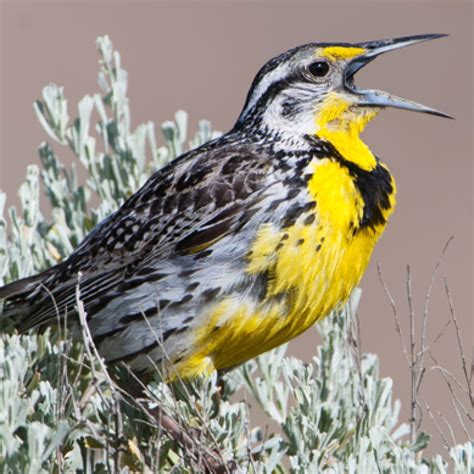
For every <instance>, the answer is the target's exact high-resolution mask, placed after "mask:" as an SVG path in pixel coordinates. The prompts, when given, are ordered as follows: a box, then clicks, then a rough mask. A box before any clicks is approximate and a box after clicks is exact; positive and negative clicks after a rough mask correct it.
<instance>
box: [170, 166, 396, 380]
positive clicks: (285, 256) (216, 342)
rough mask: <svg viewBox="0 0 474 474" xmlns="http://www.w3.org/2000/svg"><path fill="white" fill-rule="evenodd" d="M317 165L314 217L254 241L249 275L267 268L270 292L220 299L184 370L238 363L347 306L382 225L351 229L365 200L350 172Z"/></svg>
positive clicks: (268, 230) (268, 229) (266, 231)
mask: <svg viewBox="0 0 474 474" xmlns="http://www.w3.org/2000/svg"><path fill="white" fill-rule="evenodd" d="M313 166H314V169H313V176H312V179H311V180H310V182H309V185H308V186H309V187H308V189H309V192H310V195H311V198H312V199H313V200H314V201H315V202H316V206H315V208H314V219H313V218H308V216H301V218H300V219H298V220H297V222H296V223H295V224H294V225H293V226H291V227H289V228H287V229H284V230H282V229H277V228H276V227H274V226H273V225H271V224H265V225H262V226H261V228H260V230H259V232H258V235H257V238H256V240H255V242H254V243H253V245H252V248H251V258H249V261H248V265H247V273H248V274H249V275H258V274H262V273H263V272H269V275H270V279H269V284H268V288H267V294H266V296H265V298H264V299H263V300H262V301H258V302H256V301H255V300H252V299H247V298H245V297H238V298H237V297H235V296H232V297H227V298H225V299H224V300H223V301H221V302H220V303H219V304H218V305H217V306H216V307H215V308H214V310H213V312H212V314H211V315H210V317H209V318H208V322H207V324H205V325H204V326H203V327H202V328H201V329H200V330H199V331H198V334H197V336H196V342H195V347H196V351H195V352H194V354H193V355H192V356H191V357H190V358H188V359H186V360H185V361H183V363H182V365H181V366H180V367H179V372H180V374H181V375H182V376H191V375H194V374H196V373H200V372H203V371H204V372H208V371H212V370H214V369H220V368H230V367H233V366H235V365H238V364H240V363H242V362H244V361H246V360H248V359H250V358H252V357H255V356H256V355H258V354H260V353H262V352H265V351H267V350H270V349H272V348H274V347H276V346H278V345H280V344H282V343H284V342H286V341H288V340H290V339H292V338H294V337H295V336H297V335H298V334H300V333H302V332H303V331H304V330H306V329H307V328H308V327H309V326H310V325H312V324H314V323H315V322H316V321H318V320H320V319H322V318H324V317H325V316H327V315H328V314H329V313H330V312H331V311H332V310H334V309H336V308H338V307H341V306H342V305H344V303H345V302H346V301H347V299H348V297H349V296H350V294H351V292H352V290H353V289H354V287H355V286H356V285H357V284H358V282H359V281H360V279H361V277H362V275H363V273H364V271H365V269H366V267H367V264H368V261H369V258H370V255H371V253H372V250H373V248H374V245H375V243H376V241H377V239H378V238H379V236H380V234H381V233H382V231H383V228H384V225H378V226H375V227H373V228H372V227H367V228H364V229H361V230H359V231H358V232H356V233H354V229H355V228H356V227H357V226H358V224H359V222H360V220H361V218H362V214H363V208H364V202H363V199H362V197H361V194H360V193H359V191H358V190H357V189H356V186H355V184H354V179H353V177H352V176H351V175H350V173H349V172H348V170H347V169H346V168H344V166H341V165H340V164H339V163H337V162H334V161H330V160H327V159H325V160H320V161H318V162H315V163H314V164H313ZM390 213H391V209H390V210H389V211H387V217H388V215H389V214H390Z"/></svg>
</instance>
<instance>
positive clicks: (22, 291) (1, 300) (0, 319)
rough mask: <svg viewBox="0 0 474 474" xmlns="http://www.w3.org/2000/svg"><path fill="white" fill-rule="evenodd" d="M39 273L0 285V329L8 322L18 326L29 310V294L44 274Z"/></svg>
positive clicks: (39, 282) (39, 283)
mask: <svg viewBox="0 0 474 474" xmlns="http://www.w3.org/2000/svg"><path fill="white" fill-rule="evenodd" d="M47 273H49V272H43V273H39V274H38V275H33V276H30V277H26V278H22V279H21V280H17V281H14V282H12V283H9V284H7V285H5V286H2V287H0V331H1V330H2V328H3V327H5V326H6V325H7V322H6V320H7V319H9V320H10V321H9V322H8V324H9V325H10V324H11V325H13V327H15V328H18V327H20V326H22V325H23V324H24V322H25V318H26V317H27V316H28V314H29V313H30V311H31V306H32V305H31V299H30V296H31V294H32V293H33V292H34V291H35V290H37V289H38V287H39V286H40V285H41V282H42V281H43V280H44V278H45V276H46V274H47Z"/></svg>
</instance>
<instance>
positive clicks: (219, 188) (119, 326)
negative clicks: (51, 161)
mask: <svg viewBox="0 0 474 474" xmlns="http://www.w3.org/2000/svg"><path fill="white" fill-rule="evenodd" d="M443 36H446V35H443V34H425V35H416V36H406V37H401V38H394V39H386V40H378V41H370V42H362V43H309V44H305V45H302V46H298V47H295V48H293V49H290V50H288V51H286V52H284V53H282V54H280V55H278V56H276V57H274V58H272V59H271V60H269V61H268V62H267V63H266V64H265V65H264V66H263V67H262V68H261V69H260V71H259V72H258V73H257V75H256V77H255V79H254V80H253V82H252V84H251V87H250V90H249V92H248V94H247V98H246V100H245V103H244V106H243V109H242V111H241V113H240V115H239V116H238V119H237V121H236V123H235V125H234V126H233V127H232V129H231V130H230V131H229V132H227V133H224V134H223V135H221V136H220V137H218V138H215V139H213V140H211V141H209V142H207V143H205V144H203V145H201V146H200V147H198V148H196V149H194V150H191V151H188V152H185V153H184V154H182V155H181V156H179V157H178V158H176V159H175V160H173V161H172V162H170V163H169V164H167V165H166V166H165V167H163V168H161V169H159V170H158V171H156V172H155V173H154V174H153V175H152V176H151V177H150V178H149V179H148V181H147V182H146V183H145V184H144V185H143V186H142V187H141V188H140V189H139V190H138V191H137V192H136V193H135V194H133V195H132V196H131V197H130V198H128V200H126V201H125V202H124V203H123V205H122V206H121V207H120V208H118V210H116V211H115V212H114V213H112V214H111V215H110V216H109V217H107V218H105V219H104V220H103V221H102V222H100V223H99V224H98V225H97V226H96V227H95V228H94V229H93V230H92V231H91V232H90V233H89V234H88V235H87V236H86V237H85V238H84V240H83V241H82V243H80V244H79V246H78V247H77V248H76V249H75V250H74V252H73V253H72V254H71V255H70V256H69V257H68V258H66V259H65V260H64V261H62V262H60V263H59V264H57V265H56V266H54V267H52V268H50V269H48V270H46V271H44V272H42V273H39V274H38V275H34V276H30V277H27V278H24V279H21V280H18V281H15V282H12V283H9V284H7V285H5V286H3V287H2V288H0V300H3V314H2V316H1V318H2V319H0V321H4V322H5V321H7V320H8V321H11V322H12V323H13V325H14V326H15V327H16V329H17V330H18V331H19V332H20V333H23V332H25V331H28V330H29V329H32V328H45V327H48V326H49V325H52V324H55V323H57V321H58V320H59V321H63V320H64V319H65V318H66V317H67V321H68V326H70V328H71V332H72V335H73V336H75V337H79V334H80V333H79V329H78V328H79V323H78V307H77V299H76V296H77V294H76V291H77V288H79V292H80V300H81V301H82V304H83V306H84V310H85V313H86V315H87V325H88V328H89V330H90V334H91V337H92V340H93V341H94V344H95V346H96V347H97V349H98V352H99V354H100V355H101V357H103V359H104V360H105V361H106V363H107V364H108V365H109V366H115V365H116V364H119V363H120V362H124V363H126V364H127V365H128V366H129V368H130V369H131V370H133V371H134V372H135V373H137V374H140V376H144V377H145V376H146V374H150V372H152V371H153V370H156V368H157V367H158V368H160V370H161V371H162V372H163V374H165V376H166V377H167V378H170V379H172V378H175V377H182V378H183V379H190V378H194V377H196V376H199V375H201V374H204V375H207V374H210V373H212V372H213V371H215V370H217V371H227V370H231V369H232V368H234V367H237V366H239V365H240V364H242V363H244V362H246V361H247V360H249V359H251V358H253V357H255V356H257V355H259V354H261V353H263V352H266V351H268V350H270V349H272V348H275V347H277V346H279V345H281V344H283V343H285V342H287V341H289V340H290V339H293V338H295V337H296V336H298V335H299V334H301V333H302V332H303V331H305V330H306V329H308V328H309V327H310V326H312V325H313V324H315V323H317V322H318V321H320V320H322V319H323V318H324V317H326V316H328V315H329V314H331V313H332V312H333V311H338V310H340V309H341V308H342V307H343V306H344V304H345V303H346V302H347V300H348V298H349V296H350V294H351V292H352V291H353V290H354V288H355V287H356V286H357V285H358V283H359V281H360V279H361V277H362V276H363V274H364V272H365V270H366V268H367V265H368V263H369V260H370V257H371V254H372V251H373V249H374V246H375V245H376V243H377V241H378V239H379V238H380V236H381V235H382V233H383V231H384V229H385V227H386V225H387V222H388V220H389V218H390V216H391V214H392V212H393V211H394V208H395V204H396V184H395V180H394V178H393V176H392V175H391V173H390V171H389V169H388V167H387V165H385V164H384V163H383V162H382V161H381V160H380V159H379V158H378V157H377V156H376V155H375V154H374V153H373V152H372V151H371V150H370V149H369V147H368V146H367V145H366V144H365V143H364V142H363V141H362V139H361V137H360V135H361V132H362V131H363V130H364V128H365V126H366V125H367V124H368V123H369V122H370V121H371V120H372V119H374V118H375V116H376V115H377V114H378V113H379V112H380V111H381V110H382V109H385V108H388V107H392V108H398V109H405V110H411V111H418V112H423V113H427V114H433V115H438V116H443V117H448V116H447V115H446V114H444V113H442V112H440V111H438V110H435V109H433V108H430V107H427V106H424V105H421V104H418V103H416V102H413V101H410V100H407V99H403V98H400V97H397V96H394V95H392V94H389V93H387V92H383V91H379V90H373V89H362V88H359V87H358V86H356V84H355V81H354V76H355V74H356V72H357V71H359V70H360V69H361V68H362V67H364V66H365V65H366V64H368V63H370V62H371V61H372V60H374V59H375V58H377V57H378V56H379V55H381V54H383V53H386V52H389V51H394V50H398V49H399V48H403V47H406V46H410V45H414V44H417V43H420V42H423V41H428V40H433V39H436V38H440V37H443Z"/></svg>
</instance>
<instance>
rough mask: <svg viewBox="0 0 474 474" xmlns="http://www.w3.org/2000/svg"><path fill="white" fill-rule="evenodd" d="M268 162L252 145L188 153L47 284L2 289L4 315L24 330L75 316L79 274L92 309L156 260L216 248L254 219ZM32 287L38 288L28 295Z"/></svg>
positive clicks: (32, 280)
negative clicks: (217, 244)
mask: <svg viewBox="0 0 474 474" xmlns="http://www.w3.org/2000/svg"><path fill="white" fill-rule="evenodd" d="M269 162H270V160H269V159H268V156H265V155H264V154H263V153H262V152H261V151H258V150H256V149H255V148H253V147H251V146H241V145H240V146H235V145H229V146H223V145H222V143H219V142H215V143H214V145H212V144H211V145H204V146H203V147H202V148H201V149H197V150H195V151H193V152H190V153H187V154H186V155H183V156H182V157H180V158H178V159H177V160H175V161H174V162H172V163H171V164H170V165H168V166H167V167H165V168H164V169H162V170H160V171H158V172H157V173H155V174H154V175H153V176H152V177H151V178H150V179H149V180H148V181H147V183H145V185H144V186H143V187H142V188H141V189H140V190H139V191H138V192H137V193H136V194H134V195H133V196H132V197H131V198H130V199H129V200H128V201H126V202H125V203H124V204H123V205H122V207H121V208H120V209H118V210H117V211H116V212H115V213H114V214H112V215H111V216H109V217H108V218H107V219H105V220H104V221H102V223H100V224H98V226H96V228H95V229H94V230H93V231H92V232H91V234H89V235H88V236H87V237H86V238H85V239H84V241H83V242H82V243H81V245H80V246H79V247H78V248H77V249H76V251H75V252H74V253H73V254H71V256H70V257H69V258H68V259H67V260H66V261H64V262H62V263H61V264H59V265H58V266H56V267H53V268H52V269H50V270H48V271H47V272H46V273H45V277H44V278H39V279H38V278H37V277H31V278H29V279H25V280H24V284H23V283H22V282H23V280H20V281H19V282H15V283H14V284H12V286H11V290H8V289H7V290H5V288H2V289H0V296H3V297H4V298H6V301H5V302H6V305H5V307H6V310H5V314H7V315H8V316H15V315H16V314H15V313H20V314H19V318H18V320H17V326H18V327H19V329H20V330H26V329H28V328H30V327H33V326H38V325H43V324H45V323H47V322H49V321H52V320H56V318H57V314H56V313H57V310H58V309H59V311H60V316H61V314H62V313H64V312H65V311H66V310H67V312H68V315H70V314H71V313H72V312H74V305H75V298H76V296H75V295H76V285H77V283H78V273H79V272H81V275H82V276H81V282H80V289H81V299H82V300H83V302H84V303H85V305H86V308H87V306H88V305H91V307H93V306H94V301H98V300H100V299H101V298H104V297H105V298H107V295H109V294H111V292H114V291H117V289H119V287H120V284H121V283H122V282H123V281H124V278H131V277H132V276H133V275H134V274H135V273H136V272H139V271H140V269H141V268H145V267H146V266H147V265H148V264H149V263H150V261H151V260H154V259H158V260H162V261H164V260H166V259H168V258H170V256H173V255H175V254H181V255H185V254H190V253H191V254H192V253H195V252H199V251H201V250H203V249H206V248H208V247H210V246H212V245H213V244H214V243H215V242H217V241H219V240H220V239H222V238H223V237H225V236H227V235H229V234H230V233H232V232H234V231H236V230H238V229H239V227H240V226H242V225H244V224H245V222H247V221H248V219H250V217H251V216H252V215H253V213H254V212H255V209H256V205H257V204H258V202H259V201H260V199H261V198H262V196H263V194H264V192H265V191H266V189H267V188H268V186H269V185H268V180H267V179H266V178H267V176H268V174H267V171H268V164H269ZM38 284H39V285H42V286H43V289H42V290H41V291H40V292H38V289H37V286H38ZM32 287H34V288H36V290H33V291H29V288H32ZM46 289H48V290H46ZM33 296H34V299H33Z"/></svg>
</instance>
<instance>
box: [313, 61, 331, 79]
mask: <svg viewBox="0 0 474 474" xmlns="http://www.w3.org/2000/svg"><path fill="white" fill-rule="evenodd" d="M308 70H309V72H310V73H311V75H312V76H314V77H324V76H325V75H326V74H327V73H328V72H329V64H328V63H327V62H326V61H315V62H314V63H311V64H310V65H309V66H308Z"/></svg>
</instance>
